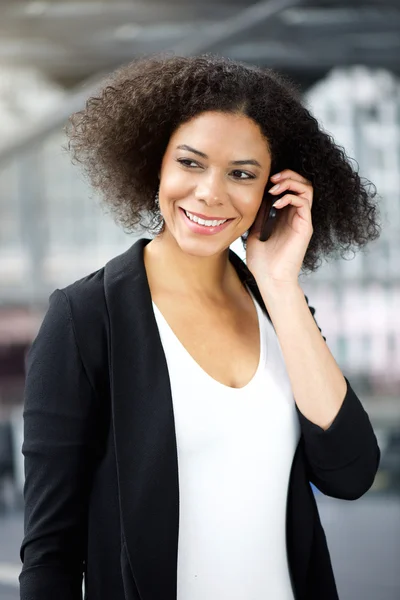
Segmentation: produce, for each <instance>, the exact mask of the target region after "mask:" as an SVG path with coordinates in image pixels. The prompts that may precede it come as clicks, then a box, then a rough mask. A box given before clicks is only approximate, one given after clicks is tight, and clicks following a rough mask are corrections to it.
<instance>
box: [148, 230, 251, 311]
mask: <svg viewBox="0 0 400 600" xmlns="http://www.w3.org/2000/svg"><path fill="white" fill-rule="evenodd" d="M144 262H145V266H146V269H147V271H148V272H149V271H150V269H151V274H152V279H153V280H154V281H156V282H157V286H160V287H162V288H163V289H164V290H165V291H171V292H173V293H178V294H179V295H184V296H188V297H193V298H197V299H200V300H201V299H205V300H215V301H221V300H223V299H225V298H226V297H227V295H230V294H231V293H232V290H234V289H237V287H238V284H240V280H239V278H238V276H237V274H236V271H235V268H234V267H233V265H231V263H230V261H229V248H227V249H226V250H224V251H223V252H221V253H219V254H215V255H212V256H194V255H190V254H187V253H185V252H183V251H182V250H181V248H180V247H179V245H178V244H177V243H176V240H175V238H174V237H173V236H171V235H170V234H168V233H167V232H164V233H162V234H159V235H158V236H157V237H156V238H154V239H153V240H152V241H151V242H149V243H148V244H147V245H146V246H145V248H144Z"/></svg>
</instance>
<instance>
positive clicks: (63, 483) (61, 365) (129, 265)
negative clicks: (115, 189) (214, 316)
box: [20, 238, 380, 600]
mask: <svg viewBox="0 0 400 600" xmlns="http://www.w3.org/2000/svg"><path fill="white" fill-rule="evenodd" d="M149 241H150V240H148V239H146V238H142V239H140V240H138V241H137V242H135V243H134V244H133V245H132V246H131V247H130V248H129V249H128V250H127V251H126V252H124V253H123V254H121V255H120V256H117V257H115V258H114V259H112V260H111V261H110V262H108V263H107V264H106V266H105V267H103V268H101V269H100V270H98V271H96V272H95V273H92V274H90V275H88V276H86V277H84V278H83V279H81V280H79V281H77V282H75V283H73V284H71V285H69V286H67V287H66V288H64V289H62V290H55V291H54V292H53V293H52V295H51V296H50V304H49V308H48V311H47V313H46V315H45V318H44V320H43V323H42V326H41V328H40V331H39V333H38V335H37V337H36V339H35V340H34V342H33V344H32V347H31V349H30V352H29V354H28V359H27V377H26V386H25V407H24V429H25V431H24V443H23V453H24V456H25V474H26V482H25V536H24V540H23V542H22V547H21V559H22V561H23V568H22V572H21V575H20V592H21V600H54V599H55V598H56V599H57V600H78V598H82V573H84V574H85V589H86V595H85V598H89V600H124V599H125V600H139V599H140V600H175V599H176V571H177V546H178V523H179V520H178V519H179V488H178V464H177V448H176V437H175V430H174V419H173V407H172V398H171V388H170V382H169V377H168V369H167V364H166V360H165V356H164V353H163V348H162V344H161V340H160V337H159V334H158V328H157V324H156V321H155V317H154V313H153V309H152V304H151V294H150V289H149V286H148V282H147V278H146V270H145V267H144V261H143V248H144V246H145V245H146V244H147V243H148V242H149ZM229 259H230V260H231V262H232V264H233V265H234V266H235V268H236V270H237V273H238V275H239V277H240V278H241V280H242V281H244V280H245V279H246V280H247V282H248V284H249V285H250V288H251V289H252V291H253V293H254V295H255V297H256V299H257V301H258V302H259V304H260V306H261V307H262V309H263V310H264V311H265V313H266V314H267V316H268V318H270V317H269V315H268V313H267V310H266V307H265V305H264V303H263V300H262V297H261V295H260V292H259V290H258V288H257V285H256V282H255V280H254V278H253V277H252V275H251V273H250V271H249V270H248V268H247V267H246V265H245V264H244V262H243V261H242V260H241V259H240V258H239V257H238V256H237V255H236V254H235V253H234V252H233V251H232V250H230V251H229ZM307 302H308V300H307ZM310 311H311V313H312V314H314V309H313V308H311V307H310ZM309 375H310V374H309ZM346 382H347V392H346V396H345V399H344V402H343V405H342V407H341V409H340V412H339V414H338V415H337V417H336V419H335V421H334V423H333V424H332V425H331V427H330V428H329V429H328V430H327V431H324V430H322V429H321V428H320V427H318V426H317V425H315V424H313V423H311V422H310V421H309V420H307V419H306V418H305V417H304V416H303V415H302V414H301V413H300V411H298V417H299V421H300V425H301V436H300V441H299V444H298V447H297V450H296V453H295V456H294V460H293V465H292V470H291V475H290V484H289V490H288V502H287V528H286V530H287V551H288V559H289V566H290V574H291V577H292V583H293V588H294V593H295V597H296V600H322V599H323V600H336V599H337V598H338V596H337V591H336V586H335V582H334V577H333V573H332V568H331V562H330V557H329V553H328V548H327V544H326V539H325V535H324V531H323V529H322V527H321V523H320V519H319V516H318V511H317V506H316V503H315V500H314V495H313V492H312V489H311V486H310V484H309V482H310V481H311V482H313V483H314V484H315V485H316V486H317V487H318V488H319V489H320V490H321V491H322V492H323V493H324V494H328V495H330V496H334V497H336V498H344V499H347V500H354V499H356V498H359V497H360V496H361V495H362V494H364V493H365V492H366V491H367V490H368V489H369V488H370V486H371V485H372V483H373V480H374V477H375V473H376V470H377V468H378V464H379V458H380V452H379V448H378V445H377V441H376V437H375V435H374V432H373V429H372V427H371V424H370V421H369V418H368V416H367V413H366V412H365V411H364V409H363V407H362V405H361V403H360V401H359V399H358V398H357V396H356V394H355V393H354V391H353V390H352V388H351V387H350V384H349V382H348V381H347V379H346ZM221 600H222V599H221ZM243 600H246V599H243ZM266 600H272V599H269V598H268V599H266ZM273 600H279V599H273Z"/></svg>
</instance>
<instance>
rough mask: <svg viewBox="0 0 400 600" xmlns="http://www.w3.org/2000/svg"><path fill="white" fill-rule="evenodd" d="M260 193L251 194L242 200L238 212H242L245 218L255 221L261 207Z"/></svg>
mask: <svg viewBox="0 0 400 600" xmlns="http://www.w3.org/2000/svg"><path fill="white" fill-rule="evenodd" d="M261 201H262V200H261V198H260V193H258V192H257V193H251V194H248V195H247V196H243V197H242V198H241V201H240V204H239V205H238V210H239V211H240V212H241V214H242V216H243V218H245V219H249V220H254V219H255V218H256V215H257V212H258V210H259V208H260V206H261Z"/></svg>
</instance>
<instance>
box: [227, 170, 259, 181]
mask: <svg viewBox="0 0 400 600" xmlns="http://www.w3.org/2000/svg"><path fill="white" fill-rule="evenodd" d="M232 173H234V174H235V175H234V177H235V179H242V180H244V179H255V176H254V175H252V174H251V173H247V171H241V170H240V169H235V170H234V171H232ZM240 175H245V177H241V176H240Z"/></svg>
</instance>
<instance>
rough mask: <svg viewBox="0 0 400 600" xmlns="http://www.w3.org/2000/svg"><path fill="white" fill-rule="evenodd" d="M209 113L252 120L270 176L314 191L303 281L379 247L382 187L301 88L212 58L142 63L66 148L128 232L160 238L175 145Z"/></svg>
mask: <svg viewBox="0 0 400 600" xmlns="http://www.w3.org/2000/svg"><path fill="white" fill-rule="evenodd" d="M211 110H212V111H222V112H226V113H241V114H244V115H246V116H248V117H249V118H251V119H252V120H253V121H255V123H257V124H258V125H259V127H260V130H261V131H262V133H263V135H264V136H265V138H266V140H267V141H268V145H269V148H270V151H271V158H272V165H271V173H276V172H278V171H281V170H283V169H292V170H294V171H296V172H297V173H299V174H300V175H302V176H303V177H305V178H307V179H308V180H309V181H310V182H311V183H312V185H313V187H314V200H313V206H312V221H313V235H312V238H311V241H310V243H309V246H308V248H307V252H306V255H305V257H304V261H303V265H302V270H303V271H316V270H317V268H318V267H319V266H320V265H321V258H322V257H323V256H324V257H328V256H329V255H332V254H335V255H336V256H337V253H338V252H339V253H340V255H341V256H342V257H344V255H345V254H346V253H347V252H348V251H349V250H350V249H353V248H354V247H356V246H358V247H359V248H361V247H363V246H365V245H366V244H367V243H368V242H369V241H372V240H374V239H376V238H377V237H379V235H380V225H379V224H378V222H377V215H378V211H377V206H376V205H375V202H374V201H373V199H374V197H375V196H376V189H375V186H374V185H373V184H372V183H371V182H369V181H368V180H366V179H361V178H360V176H359V175H358V173H357V170H356V169H355V168H353V166H352V159H349V158H348V157H347V155H346V153H345V151H344V149H343V148H341V147H340V146H337V145H336V144H335V142H334V140H333V139H332V137H331V136H330V135H329V134H328V133H326V132H325V131H323V129H322V128H321V126H320V125H319V124H318V122H317V120H316V119H315V118H314V117H313V116H312V115H311V113H310V112H309V111H308V110H307V108H306V107H305V106H304V105H303V104H302V101H301V97H300V92H299V89H298V87H297V86H296V85H295V84H294V83H293V82H292V81H290V80H289V79H288V78H287V77H284V76H283V75H281V74H278V73H277V72H275V71H273V70H271V69H268V68H261V67H254V66H250V65H247V64H244V63H241V62H238V61H234V60H231V59H229V58H224V57H221V56H216V55H212V54H203V55H200V56H189V57H184V56H174V55H172V56H171V55H168V54H155V55H154V54H153V55H149V56H146V57H139V58H137V59H136V60H133V61H132V62H130V63H129V64H127V65H123V66H122V67H120V68H119V69H117V70H116V71H114V72H113V73H112V74H111V75H110V77H109V78H108V79H107V80H106V81H105V83H104V85H103V87H102V89H101V90H100V91H99V92H98V94H97V95H96V96H92V97H90V98H89V99H88V100H87V102H86V105H85V108H84V109H83V110H81V111H79V112H76V113H74V114H73V115H71V117H70V118H69V121H68V124H67V126H66V134H67V137H68V145H67V148H68V150H69V151H70V152H71V155H72V162H73V163H74V164H76V163H79V164H81V165H82V166H83V170H84V173H85V174H86V175H87V176H88V178H89V181H90V183H91V184H92V187H93V188H94V189H95V190H97V191H98V192H100V195H101V197H102V198H103V200H105V203H106V205H108V207H109V208H110V209H111V212H112V213H113V214H114V218H115V220H116V221H117V222H118V223H119V224H120V225H122V226H123V228H124V229H125V230H127V231H134V230H135V229H137V228H138V227H139V228H144V229H145V230H147V231H149V232H152V233H160V231H163V229H164V225H165V224H164V222H163V218H162V215H161V214H160V212H159V208H158V205H157V204H156V202H155V194H156V191H157V189H158V185H159V180H158V173H159V170H160V166H161V162H162V158H163V155H164V152H165V150H166V148H167V145H168V141H169V139H170V136H171V134H172V133H173V132H174V130H175V129H176V128H177V127H178V126H180V125H181V124H182V123H184V122H187V121H189V120H190V119H191V118H193V117H194V116H196V115H199V114H200V113H203V112H205V111H211ZM353 162H355V161H353ZM242 241H243V245H244V246H245V245H246V235H243V236H242Z"/></svg>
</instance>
